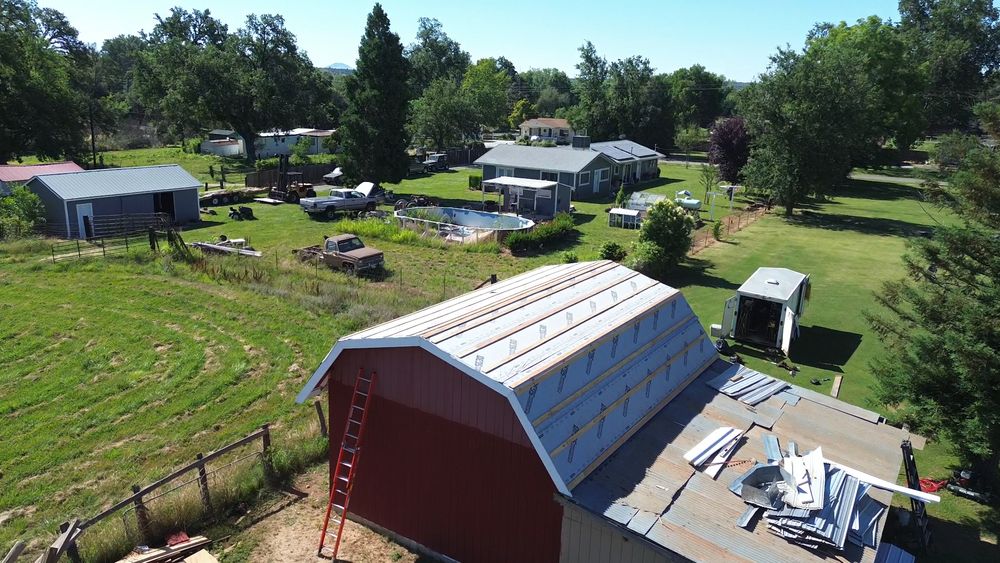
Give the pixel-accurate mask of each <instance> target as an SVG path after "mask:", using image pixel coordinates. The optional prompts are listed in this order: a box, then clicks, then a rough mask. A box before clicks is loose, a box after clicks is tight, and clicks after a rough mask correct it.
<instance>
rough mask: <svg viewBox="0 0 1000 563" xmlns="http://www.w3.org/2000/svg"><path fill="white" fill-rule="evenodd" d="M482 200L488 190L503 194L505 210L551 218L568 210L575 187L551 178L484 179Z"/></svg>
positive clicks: (501, 200)
mask: <svg viewBox="0 0 1000 563" xmlns="http://www.w3.org/2000/svg"><path fill="white" fill-rule="evenodd" d="M482 190H483V201H484V202H485V200H486V191H487V190H490V191H493V190H495V191H497V192H498V193H499V194H500V210H501V211H503V212H506V213H517V214H519V215H530V216H534V217H542V218H552V217H555V215H556V213H559V212H561V211H566V212H568V211H569V206H570V199H571V197H572V189H571V188H570V187H569V186H564V185H560V184H559V183H558V182H553V181H550V180H535V179H533V178H514V177H512V176H501V177H499V178H493V179H492V180H483V184H482Z"/></svg>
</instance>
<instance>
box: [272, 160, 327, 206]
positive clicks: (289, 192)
mask: <svg viewBox="0 0 1000 563" xmlns="http://www.w3.org/2000/svg"><path fill="white" fill-rule="evenodd" d="M267 195H268V197H270V198H272V199H280V200H281V201H287V202H288V203H298V202H299V200H300V199H302V198H304V197H316V190H315V189H313V185H312V184H310V183H308V182H303V181H302V173H301V172H291V171H289V170H288V155H287V154H283V155H279V156H278V185H277V186H275V187H273V188H271V191H270V192H268V194H267Z"/></svg>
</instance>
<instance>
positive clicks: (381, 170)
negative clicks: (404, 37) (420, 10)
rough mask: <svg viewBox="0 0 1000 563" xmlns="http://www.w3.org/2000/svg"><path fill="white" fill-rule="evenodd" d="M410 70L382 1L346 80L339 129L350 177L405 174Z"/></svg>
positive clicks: (388, 178) (386, 178) (390, 178)
mask: <svg viewBox="0 0 1000 563" xmlns="http://www.w3.org/2000/svg"><path fill="white" fill-rule="evenodd" d="M408 71H409V63H408V62H407V60H406V58H404V57H403V45H402V43H400V41H399V36H398V35H396V34H395V33H393V32H392V31H390V30H389V17H388V16H387V15H386V13H385V11H384V10H383V9H382V5H381V4H375V7H374V8H373V9H372V13H371V14H369V15H368V24H367V25H366V26H365V35H364V37H362V38H361V46H360V47H359V48H358V66H357V69H356V70H355V71H354V74H353V75H351V76H349V77H348V78H347V81H346V91H347V104H348V106H347V111H346V113H345V115H344V119H343V127H342V129H343V144H344V155H345V157H346V158H345V163H344V166H345V172H346V174H347V175H348V177H350V178H353V179H356V180H368V181H371V182H377V183H378V182H390V183H396V182H399V181H400V180H402V179H403V178H404V177H405V176H406V170H407V159H406V146H407V144H408V143H407V135H406V112H407V105H408V102H409V89H408V86H407V75H408Z"/></svg>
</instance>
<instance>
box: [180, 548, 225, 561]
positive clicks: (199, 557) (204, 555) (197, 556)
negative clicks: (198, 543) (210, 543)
mask: <svg viewBox="0 0 1000 563" xmlns="http://www.w3.org/2000/svg"><path fill="white" fill-rule="evenodd" d="M184 563H219V560H218V559H216V558H215V556H214V555H212V554H211V553H209V552H207V551H205V550H204V549H203V550H201V551H199V552H197V553H194V554H192V555H188V556H187V557H185V558H184Z"/></svg>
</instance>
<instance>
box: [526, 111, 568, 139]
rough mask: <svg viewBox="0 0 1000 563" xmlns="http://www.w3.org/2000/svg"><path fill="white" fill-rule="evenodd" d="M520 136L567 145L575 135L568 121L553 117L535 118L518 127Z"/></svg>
mask: <svg viewBox="0 0 1000 563" xmlns="http://www.w3.org/2000/svg"><path fill="white" fill-rule="evenodd" d="M520 129H521V136H522V137H527V138H529V139H531V140H533V141H552V142H555V143H558V144H560V145H568V144H569V142H570V140H572V139H573V136H574V135H575V134H576V133H575V132H574V131H573V127H572V126H570V124H569V121H566V120H565V119H558V118H555V117H536V118H534V119H529V120H527V121H525V122H524V123H522V124H521V125H520Z"/></svg>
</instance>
